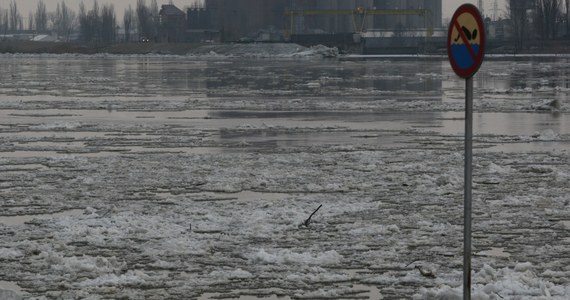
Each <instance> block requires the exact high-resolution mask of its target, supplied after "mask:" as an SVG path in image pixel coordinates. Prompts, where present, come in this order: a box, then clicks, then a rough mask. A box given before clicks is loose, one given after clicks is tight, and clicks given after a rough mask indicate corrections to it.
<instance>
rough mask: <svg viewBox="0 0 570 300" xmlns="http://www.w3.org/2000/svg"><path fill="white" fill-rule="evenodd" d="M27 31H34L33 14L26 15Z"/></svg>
mask: <svg viewBox="0 0 570 300" xmlns="http://www.w3.org/2000/svg"><path fill="white" fill-rule="evenodd" d="M28 30H34V13H33V12H30V13H29V14H28Z"/></svg>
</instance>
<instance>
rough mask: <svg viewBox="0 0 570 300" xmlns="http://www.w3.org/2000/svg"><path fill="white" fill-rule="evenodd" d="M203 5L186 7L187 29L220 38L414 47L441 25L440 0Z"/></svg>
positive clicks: (223, 1) (234, 0)
mask: <svg viewBox="0 0 570 300" xmlns="http://www.w3.org/2000/svg"><path fill="white" fill-rule="evenodd" d="M204 5H205V7H204V8H203V9H192V10H188V20H187V24H188V30H189V31H190V32H193V33H194V34H195V36H196V34H197V32H199V31H202V32H206V31H207V32H208V33H209V35H208V36H215V38H216V39H217V40H220V41H281V40H290V41H294V42H299V43H302V44H310V43H319V44H327V45H329V46H341V47H342V46H346V45H349V44H352V45H364V44H367V43H368V44H374V42H375V41H374V40H375V39H383V40H384V41H383V43H384V44H386V43H388V44H390V45H397V44H398V43H401V44H402V45H403V46H406V47H416V46H417V45H415V44H417V43H420V42H421V43H425V42H426V39H427V38H429V37H430V36H431V35H432V34H433V30H434V28H440V27H441V26H442V0H319V1H315V0H206V1H205V4H204ZM204 17H207V20H206V19H204ZM197 18H200V19H199V20H198V19H197ZM200 27H207V28H200ZM396 31H397V32H396ZM379 32H380V33H381V34H379ZM407 32H409V33H410V34H406V33H407ZM202 36H205V35H202ZM402 36H405V37H406V38H407V40H406V39H402V38H401V37H402ZM395 39H397V40H396V41H394V40H395ZM386 40H391V41H390V42H386ZM398 41H399V42H398Z"/></svg>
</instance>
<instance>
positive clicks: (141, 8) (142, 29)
mask: <svg viewBox="0 0 570 300" xmlns="http://www.w3.org/2000/svg"><path fill="white" fill-rule="evenodd" d="M136 11H137V21H138V27H139V28H138V29H139V37H144V38H150V37H152V19H151V16H150V9H149V8H148V7H147V6H146V3H145V0H137V8H136Z"/></svg>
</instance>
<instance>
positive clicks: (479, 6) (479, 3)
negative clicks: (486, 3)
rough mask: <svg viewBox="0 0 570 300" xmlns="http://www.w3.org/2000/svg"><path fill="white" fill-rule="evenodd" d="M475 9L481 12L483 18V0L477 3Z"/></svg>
mask: <svg viewBox="0 0 570 300" xmlns="http://www.w3.org/2000/svg"><path fill="white" fill-rule="evenodd" d="M477 7H478V8H479V11H480V12H481V15H482V16H484V15H485V13H484V12H483V11H484V9H483V0H479V2H478V4H477Z"/></svg>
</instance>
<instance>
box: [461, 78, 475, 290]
mask: <svg viewBox="0 0 570 300" xmlns="http://www.w3.org/2000/svg"><path fill="white" fill-rule="evenodd" d="M472 162H473V77H469V78H467V79H466V80H465V191H464V204H463V205H464V215H463V220H464V229H463V230H464V231H463V299H464V300H470V299H471V173H472Z"/></svg>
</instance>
